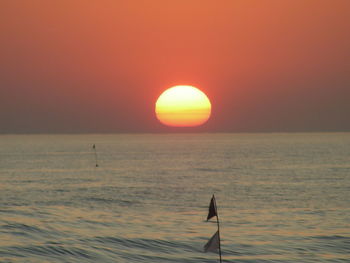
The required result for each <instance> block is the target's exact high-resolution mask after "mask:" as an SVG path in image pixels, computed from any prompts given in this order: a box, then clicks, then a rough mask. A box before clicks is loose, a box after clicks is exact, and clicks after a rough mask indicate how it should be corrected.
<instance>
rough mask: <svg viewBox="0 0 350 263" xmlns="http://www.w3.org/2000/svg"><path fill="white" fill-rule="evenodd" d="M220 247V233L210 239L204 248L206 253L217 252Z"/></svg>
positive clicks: (217, 232)
mask: <svg viewBox="0 0 350 263" xmlns="http://www.w3.org/2000/svg"><path fill="white" fill-rule="evenodd" d="M219 246H220V239H219V231H216V233H215V234H214V235H213V236H212V237H211V239H209V241H208V243H207V244H205V246H204V252H208V251H209V252H215V251H216V250H217V249H218V248H219Z"/></svg>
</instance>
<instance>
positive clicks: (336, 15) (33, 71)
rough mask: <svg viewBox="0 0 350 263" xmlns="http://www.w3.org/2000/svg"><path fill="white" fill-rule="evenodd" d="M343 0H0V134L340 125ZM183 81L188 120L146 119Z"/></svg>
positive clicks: (346, 35) (347, 115) (349, 119)
mask: <svg viewBox="0 0 350 263" xmlns="http://www.w3.org/2000/svg"><path fill="white" fill-rule="evenodd" d="M349 28H350V1H348V0H329V1H328V0H327V1H325V0H285V1H280V0H226V1H225V0H217V1H205V0H176V1H172V0H124V1H117V0H110V1H107V0H101V1H97V0H96V1H85V0H57V1H55V0H53V1H47V0H21V1H19V0H0V133H118V132H178V131H181V132H182V131H185V132H192V131H195V132H329V131H350V48H349V47H350V29H349ZM184 84H187V85H193V86H195V87H197V88H199V89H201V90H202V91H203V92H205V93H206V94H207V96H208V97H209V99H210V101H211V103H212V114H211V118H210V119H209V121H208V122H207V123H205V124H204V125H202V126H200V127H195V128H171V127H166V126H164V125H162V124H161V123H160V122H159V121H158V120H157V118H156V115H155V109H154V107H155V102H156V100H157V98H158V97H159V96H160V94H161V93H162V92H163V91H164V90H165V89H167V88H169V87H171V86H174V85H184Z"/></svg>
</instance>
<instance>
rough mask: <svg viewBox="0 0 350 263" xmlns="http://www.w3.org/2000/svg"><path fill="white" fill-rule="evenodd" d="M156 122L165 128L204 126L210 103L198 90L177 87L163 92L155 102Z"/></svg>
mask: <svg viewBox="0 0 350 263" xmlns="http://www.w3.org/2000/svg"><path fill="white" fill-rule="evenodd" d="M155 111H156V115H157V118H158V120H159V121H160V122H161V123H162V124H164V125H167V126H173V127H195V126H199V125H202V124H204V123H205V122H206V121H207V120H208V119H209V117H210V114H211V103H210V101H209V99H208V97H207V96H206V95H205V94H204V93H203V92H202V91H200V90H199V89H197V88H195V87H193V86H188V85H179V86H174V87H171V88H169V89H167V90H165V91H164V92H163V93H162V94H161V95H160V96H159V98H158V100H157V102H156V109H155Z"/></svg>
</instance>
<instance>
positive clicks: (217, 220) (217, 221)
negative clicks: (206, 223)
mask: <svg viewBox="0 0 350 263" xmlns="http://www.w3.org/2000/svg"><path fill="white" fill-rule="evenodd" d="M213 197H214V205H215V211H216V223H217V225H218V236H219V256H220V263H221V262H222V258H221V240H220V222H219V213H218V209H217V207H216V199H215V196H214V195H213Z"/></svg>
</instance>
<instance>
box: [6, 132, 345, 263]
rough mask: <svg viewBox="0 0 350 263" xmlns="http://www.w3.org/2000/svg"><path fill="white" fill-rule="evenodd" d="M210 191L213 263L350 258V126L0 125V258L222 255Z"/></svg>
mask: <svg viewBox="0 0 350 263" xmlns="http://www.w3.org/2000/svg"><path fill="white" fill-rule="evenodd" d="M93 145H95V148H94V147H93ZM96 162H97V164H98V167H96ZM213 195H215V198H216V203H217V213H218V218H219V223H220V237H221V252H222V262H245V263H248V262H249V263H250V262H251V263H253V262H263V263H267V262H276V263H277V262H278V263H279V262H281V263H282V262H293V263H294V262H298V263H300V262H350V133H266V134H256V133H251V134H248V133H247V134H245V133H237V134H235V133H201V134H199V133H198V134H196V133H188V134H186V133H178V134H102V135H99V134H91V135H79V134H75V135H0V262H2V263H5V262H6V263H7V262H29V263H31V262H33V263H41V262H57V263H58V262H79V263H80V262H83V263H85V262H86V263H88V262H93V263H96V262H101V263H103V262H106V263H107V262H108V263H110V262H117V263H132V262H135V263H136V262H140V263H141V262H147V263H157V262H159V263H175V262H178V263H199V262H200V263H203V262H204V263H210V262H213V263H214V262H219V254H218V253H217V252H207V253H204V250H203V246H204V245H205V244H206V243H207V242H208V240H209V239H210V238H211V237H212V236H213V235H214V234H215V233H216V231H217V227H218V226H217V222H216V218H215V217H214V218H212V219H210V220H209V221H208V222H207V220H206V219H207V215H208V206H209V203H210V200H211V198H212V196H213Z"/></svg>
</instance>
